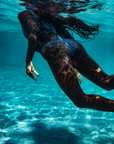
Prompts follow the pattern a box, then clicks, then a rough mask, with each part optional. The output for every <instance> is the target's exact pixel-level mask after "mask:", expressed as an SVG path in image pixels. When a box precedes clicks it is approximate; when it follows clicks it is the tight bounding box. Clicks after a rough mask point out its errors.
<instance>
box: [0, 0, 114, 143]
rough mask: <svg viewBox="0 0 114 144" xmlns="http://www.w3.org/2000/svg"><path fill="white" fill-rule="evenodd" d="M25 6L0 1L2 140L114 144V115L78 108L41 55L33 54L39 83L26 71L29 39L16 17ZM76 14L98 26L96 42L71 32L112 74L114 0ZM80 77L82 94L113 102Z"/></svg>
mask: <svg viewBox="0 0 114 144" xmlns="http://www.w3.org/2000/svg"><path fill="white" fill-rule="evenodd" d="M62 2H63V1H62ZM79 2H80V3H81V2H83V0H80V1H78V4H79ZM66 3H67V4H69V1H68V2H67V1H66V0H65V4H66ZM23 10H25V7H24V6H22V5H20V0H0V144H114V113H113V112H102V111H97V110H93V109H87V108H78V107H76V106H75V105H74V104H73V102H72V101H71V100H70V99H69V98H68V96H67V95H66V94H65V93H64V92H63V91H62V89H61V88H60V87H59V85H58V84H57V82H56V80H55V78H54V76H53V74H52V72H51V70H50V67H49V66H48V63H47V62H46V61H45V60H44V59H43V57H42V56H41V55H40V54H39V53H35V55H34V58H33V64H34V67H35V69H36V71H37V72H38V73H39V77H37V81H34V80H33V79H31V78H30V77H29V76H28V75H27V74H26V63H25V58H26V52H27V46H28V41H27V40H26V38H25V37H24V35H23V33H22V29H21V25H20V23H19V20H18V18H17V15H18V13H19V12H21V11H23ZM76 16H77V17H79V18H80V19H83V20H85V21H88V22H92V23H93V24H99V25H100V31H99V34H98V35H97V36H96V37H95V39H94V40H90V41H89V40H86V41H85V40H84V39H81V38H80V37H79V36H77V35H76V34H73V36H74V37H75V39H76V40H77V41H79V42H81V44H82V45H83V46H84V48H85V49H86V51H87V52H88V54H89V55H90V56H91V57H92V58H93V59H94V60H95V61H96V62H97V63H98V64H99V65H100V67H101V68H102V69H103V70H104V71H105V72H106V73H107V74H108V75H112V74H114V1H113V0H99V1H98V0H96V1H95V0H91V5H88V6H87V10H86V11H84V12H80V13H78V14H76ZM82 78H83V82H82V84H81V85H80V86H81V88H82V89H83V91H84V93H86V94H98V95H101V96H104V97H105V98H109V99H111V100H114V90H111V91H106V90H105V89H102V88H100V87H98V86H97V85H95V84H93V83H92V82H90V81H89V80H88V79H86V78H85V77H84V76H82Z"/></svg>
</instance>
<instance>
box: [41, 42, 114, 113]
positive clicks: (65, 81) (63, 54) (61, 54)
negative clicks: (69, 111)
mask: <svg viewBox="0 0 114 144" xmlns="http://www.w3.org/2000/svg"><path fill="white" fill-rule="evenodd" d="M43 54H44V58H45V59H46V60H47V62H48V64H49V66H50V68H51V70H52V72H53V75H54V77H55V79H56V80H57V82H58V84H59V86H60V87H61V88H62V90H63V91H64V92H65V94H66V95H67V96H68V97H69V98H70V99H71V100H72V102H73V103H74V104H75V105H76V106H78V107H80V108H92V109H96V110H101V111H112V112H113V111H114V101H112V100H108V99H106V98H104V97H102V96H98V95H87V94H85V93H84V92H83V91H82V89H81V87H80V85H79V83H78V80H77V77H76V74H75V71H74V67H73V65H72V61H71V58H70V53H69V49H68V48H67V46H65V45H64V44H63V43H52V44H50V45H48V46H46V47H45V49H44V53H43Z"/></svg>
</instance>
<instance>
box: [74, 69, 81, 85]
mask: <svg viewBox="0 0 114 144" xmlns="http://www.w3.org/2000/svg"><path fill="white" fill-rule="evenodd" d="M74 70H75V73H76V76H77V78H78V80H79V82H80V84H82V81H83V79H82V77H81V74H80V73H79V72H78V71H77V70H76V69H74Z"/></svg>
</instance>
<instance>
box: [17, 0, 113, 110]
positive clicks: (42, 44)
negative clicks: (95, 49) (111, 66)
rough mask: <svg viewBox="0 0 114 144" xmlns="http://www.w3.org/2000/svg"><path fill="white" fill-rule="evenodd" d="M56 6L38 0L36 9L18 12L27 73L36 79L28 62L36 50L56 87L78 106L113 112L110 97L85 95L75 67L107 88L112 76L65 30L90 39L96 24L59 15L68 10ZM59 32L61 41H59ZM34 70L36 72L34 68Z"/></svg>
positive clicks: (111, 87)
mask: <svg viewBox="0 0 114 144" xmlns="http://www.w3.org/2000/svg"><path fill="white" fill-rule="evenodd" d="M52 5H53V6H55V8H54V9H53V8H52V7H50V6H52ZM57 5H59V4H55V3H53V2H47V4H46V5H44V4H42V3H40V2H39V3H38V6H37V9H29V10H25V11H23V12H20V13H19V15H18V18H19V20H20V23H21V25H22V30H23V33H24V35H25V37H26V38H27V39H28V51H27V56H26V73H27V74H28V75H29V76H30V77H31V78H33V79H35V77H34V76H33V74H32V72H34V67H33V65H32V63H31V62H32V58H33V55H34V53H35V51H37V52H39V53H40V54H41V55H42V56H43V57H44V59H45V60H46V61H47V62H48V64H49V66H50V68H51V70H52V72H53V75H54V77H55V79H56V81H57V82H58V84H59V86H60V87H61V89H62V90H63V91H64V92H65V94H66V95H67V96H68V97H69V98H70V99H71V100H72V102H73V103H74V104H75V105H76V106H77V107H80V108H92V109H96V110H100V111H110V112H114V101H113V100H109V99H106V98H104V97H102V96H99V95H95V94H91V95H88V94H85V93H84V92H83V91H82V89H81V87H80V85H79V82H78V77H77V74H76V72H75V69H76V70H78V71H79V72H80V73H81V74H82V75H83V76H85V77H86V78H87V79H89V80H90V81H92V82H93V83H95V84H96V85H98V86H100V87H101V88H104V89H106V90H112V89H114V75H111V76H108V75H107V74H106V73H104V72H103V70H102V69H101V68H100V67H99V65H98V64H97V63H96V62H95V61H94V60H93V59H92V58H91V57H90V56H89V55H88V54H87V52H86V50H85V49H84V48H83V46H82V45H81V44H80V43H79V42H77V41H76V40H74V38H73V37H72V35H71V34H70V33H69V32H68V30H72V31H73V32H76V33H77V34H79V35H80V36H81V37H82V38H86V39H89V38H90V37H91V36H93V37H94V36H95V35H96V34H98V30H99V26H98V25H96V26H93V25H92V26H89V25H87V24H86V23H84V22H83V21H82V20H80V19H78V18H77V17H74V16H68V17H63V16H61V15H59V13H61V12H62V11H63V12H67V10H66V11H65V9H64V7H62V6H60V5H59V7H58V6H57ZM69 12H70V10H69ZM71 12H72V11H71ZM58 35H59V36H60V37H61V38H62V40H59V38H58ZM74 68H75V69H74ZM35 73H36V75H38V73H37V72H36V71H35Z"/></svg>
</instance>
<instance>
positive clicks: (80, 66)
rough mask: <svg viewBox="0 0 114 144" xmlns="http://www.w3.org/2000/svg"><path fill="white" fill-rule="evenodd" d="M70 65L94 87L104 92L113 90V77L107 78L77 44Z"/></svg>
mask: <svg viewBox="0 0 114 144" xmlns="http://www.w3.org/2000/svg"><path fill="white" fill-rule="evenodd" d="M72 63H73V66H74V67H75V68H76V69H77V70H78V71H79V72H80V73H81V74H82V75H83V76H85V77H86V78H87V79H89V80H90V81H92V82H93V83H95V84H96V85H98V86H100V87H101V88H104V89H106V90H112V89H114V75H111V76H108V75H107V74H106V73H105V72H104V71H103V70H102V69H101V68H100V67H99V65H98V64H97V63H96V62H95V61H94V60H93V59H92V58H91V57H90V56H89V55H88V54H87V52H86V50H85V49H84V48H83V46H82V45H81V44H80V43H78V42H76V50H75V54H74V56H73V58H72Z"/></svg>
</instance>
